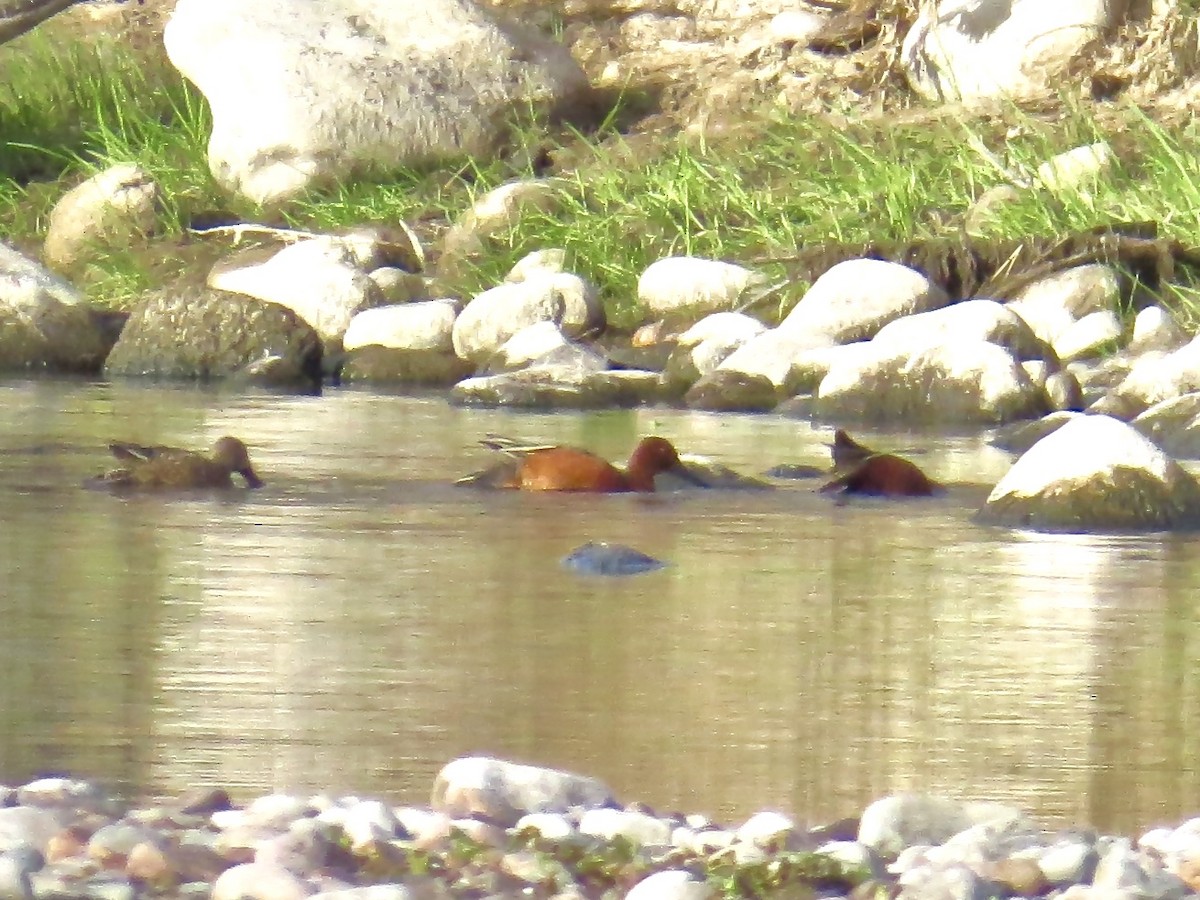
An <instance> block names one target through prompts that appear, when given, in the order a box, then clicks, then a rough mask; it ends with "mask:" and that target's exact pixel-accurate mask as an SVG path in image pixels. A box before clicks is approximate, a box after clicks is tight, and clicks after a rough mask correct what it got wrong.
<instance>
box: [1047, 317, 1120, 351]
mask: <svg viewBox="0 0 1200 900" xmlns="http://www.w3.org/2000/svg"><path fill="white" fill-rule="evenodd" d="M1121 332H1122V328H1121V320H1120V319H1118V318H1117V314H1116V313H1114V312H1112V311H1110V310H1103V311H1100V312H1094V313H1089V314H1088V315H1086V316H1084V317H1083V318H1082V319H1080V320H1079V321H1078V322H1076V323H1075V324H1074V325H1072V326H1071V327H1070V328H1068V329H1067V330H1066V331H1064V332H1063V333H1062V334H1060V335H1059V336H1058V337H1057V338H1056V339H1055V341H1054V352H1055V353H1057V354H1058V358H1059V359H1060V360H1062V361H1063V362H1071V361H1072V360H1076V359H1087V358H1089V357H1095V356H1098V355H1100V353H1101V352H1102V351H1103V350H1104V349H1105V348H1106V347H1109V346H1111V345H1112V344H1113V342H1114V341H1117V340H1119V339H1120V337H1121Z"/></svg>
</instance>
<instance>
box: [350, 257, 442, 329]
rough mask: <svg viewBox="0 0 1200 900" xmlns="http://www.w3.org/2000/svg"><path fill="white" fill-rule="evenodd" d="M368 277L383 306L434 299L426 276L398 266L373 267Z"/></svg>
mask: <svg viewBox="0 0 1200 900" xmlns="http://www.w3.org/2000/svg"><path fill="white" fill-rule="evenodd" d="M367 277H368V278H370V279H371V280H372V281H373V282H375V287H376V288H377V289H378V292H379V300H380V305H381V306H389V305H393V304H399V303H412V302H414V301H418V300H432V299H433V298H432V297H430V296H429V284H428V282H426V280H425V278H423V277H422V276H420V275H417V274H415V273H413V272H406V271H404V269H400V268H397V267H396V266H380V267H379V268H378V269H372V270H371V271H370V272H368V273H367ZM351 321H354V320H353V319H351Z"/></svg>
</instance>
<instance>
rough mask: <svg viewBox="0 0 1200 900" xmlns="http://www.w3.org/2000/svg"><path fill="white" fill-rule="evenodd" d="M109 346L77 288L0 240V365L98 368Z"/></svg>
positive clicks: (76, 369)
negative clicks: (0, 242)
mask: <svg viewBox="0 0 1200 900" xmlns="http://www.w3.org/2000/svg"><path fill="white" fill-rule="evenodd" d="M111 347H112V338H111V336H110V335H109V334H108V333H107V331H106V329H105V328H104V326H103V322H102V319H101V318H100V317H99V316H98V315H97V314H96V313H94V312H93V311H92V310H91V309H90V308H89V307H88V305H87V303H86V302H85V300H84V297H83V295H82V294H80V293H79V291H77V290H76V289H75V288H74V287H72V286H71V285H70V284H68V283H67V282H66V281H63V280H62V279H61V278H59V277H57V276H56V275H53V274H52V273H50V272H48V271H47V270H46V269H45V268H43V267H42V266H40V265H38V264H37V263H36V262H34V261H33V260H31V259H27V258H26V257H24V256H22V255H21V254H20V253H18V252H17V251H16V250H13V249H12V248H11V247H8V246H6V245H4V244H0V371H24V370H31V369H33V370H43V371H51V372H88V373H91V372H97V371H99V369H100V366H101V365H102V364H103V362H104V357H105V356H106V355H107V354H108V351H109V349H110V348H111Z"/></svg>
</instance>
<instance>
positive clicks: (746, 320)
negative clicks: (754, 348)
mask: <svg viewBox="0 0 1200 900" xmlns="http://www.w3.org/2000/svg"><path fill="white" fill-rule="evenodd" d="M766 330H767V326H766V325H764V324H763V323H762V322H760V321H759V320H758V319H756V318H754V317H753V316H748V315H746V314H745V313H737V312H719V313H712V314H711V315H707V316H705V317H704V318H703V319H701V320H700V321H699V322H697V323H696V324H695V325H693V326H692V327H691V328H689V329H688V330H687V331H685V332H684V333H683V334H681V335H679V337H678V338H676V343H678V344H679V346H681V347H694V346H695V345H697V344H700V343H703V342H704V341H713V340H715V341H720V342H723V343H725V344H733V345H737V346H740V345H741V344H744V343H745V342H746V341H748V340H750V338H752V337H755V336H757V335H760V334H762V333H763V332H764V331H766Z"/></svg>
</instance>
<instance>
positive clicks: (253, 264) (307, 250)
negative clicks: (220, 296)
mask: <svg viewBox="0 0 1200 900" xmlns="http://www.w3.org/2000/svg"><path fill="white" fill-rule="evenodd" d="M208 286H209V287H211V288H214V289H216V290H221V291H232V292H233V293H237V294H245V295H247V296H249V297H256V298H258V299H259V300H266V301H268V302H270V303H277V304H279V305H280V306H286V307H287V308H288V309H291V310H292V311H293V312H295V313H296V315H298V316H299V317H300V318H302V319H303V320H304V321H305V322H307V323H308V324H309V325H311V326H312V327H313V330H315V331H316V332H317V334H319V335H320V336H321V339H322V340H323V341H326V342H327V343H328V342H333V343H334V344H336V343H338V342H340V341H341V339H342V336H343V335H344V334H345V332H346V328H347V327H348V326H349V325H350V320H351V319H352V318H354V316H355V315H356V314H357V313H359V312H361V311H362V310H364V309H369V308H371V307H374V306H378V305H379V301H380V297H379V289H378V288H377V287H376V286H375V282H374V281H372V280H371V279H370V277H368V276H367V274H366V273H365V272H364V271H363V270H362V268H361V267H360V266H359V263H358V260H357V258H356V255H355V251H354V248H353V247H351V246H348V245H346V244H344V243H343V242H342V241H341V240H340V239H338V238H325V237H322V238H313V239H312V240H305V241H298V242H297V243H295V244H290V245H288V246H286V247H284V248H283V249H281V250H278V251H275V252H267V253H264V254H260V253H256V252H252V253H248V254H242V255H239V256H234V257H232V258H230V259H228V260H225V261H223V262H220V263H218V264H217V265H216V266H214V267H213V270H212V271H211V272H210V273H209V276H208Z"/></svg>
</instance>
